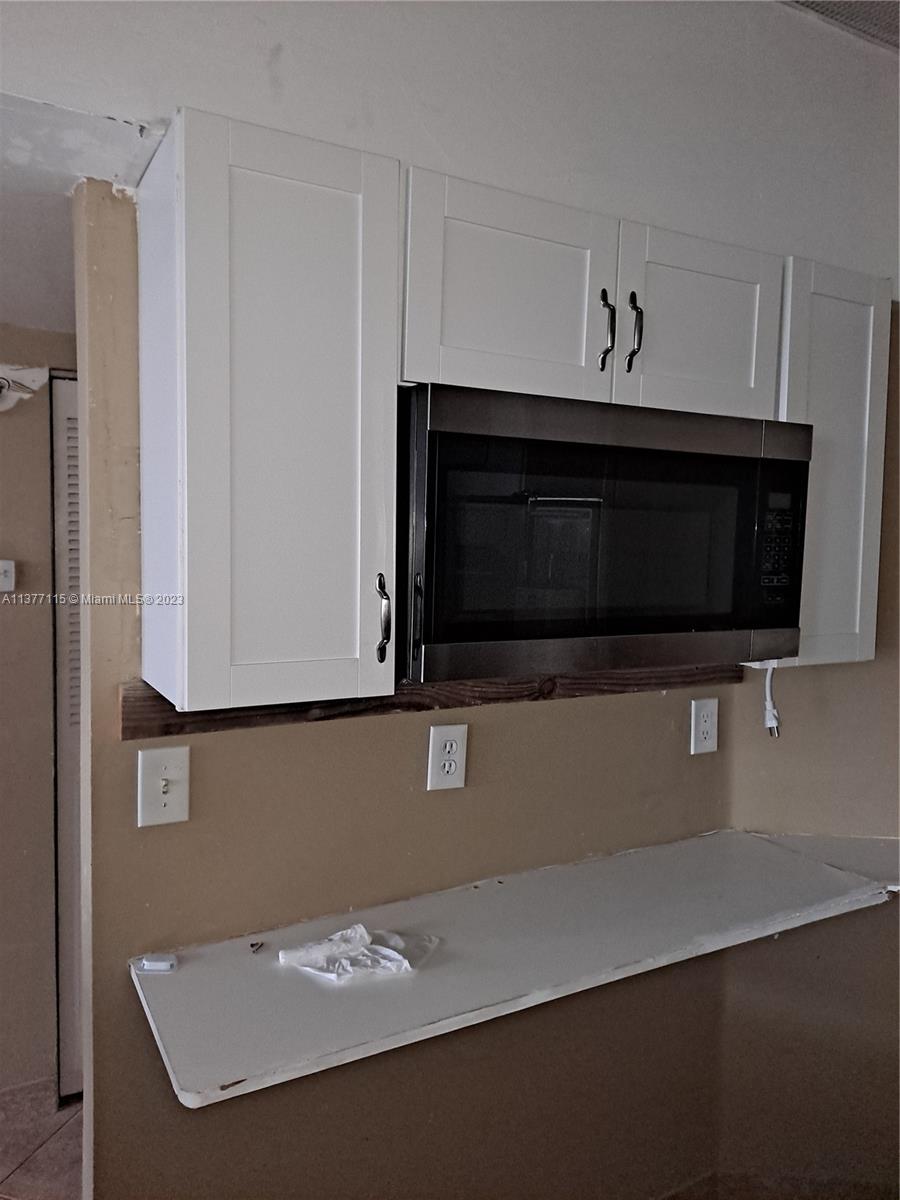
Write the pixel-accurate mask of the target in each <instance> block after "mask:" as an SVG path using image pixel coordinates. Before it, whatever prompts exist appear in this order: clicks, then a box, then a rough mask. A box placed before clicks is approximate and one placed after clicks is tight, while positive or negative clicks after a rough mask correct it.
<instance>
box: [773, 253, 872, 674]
mask: <svg viewBox="0 0 900 1200" xmlns="http://www.w3.org/2000/svg"><path fill="white" fill-rule="evenodd" d="M785 312H786V321H785V347H784V357H783V364H782V380H781V411H780V415H781V416H782V417H783V418H784V419H785V420H790V421H808V422H810V423H811V424H812V426H813V455H812V462H811V464H810V476H809V503H808V516H807V524H806V543H805V552H804V567H803V598H802V604H801V612H800V627H801V640H800V654H799V657H798V658H797V659H796V660H792V661H794V662H799V663H823V662H848V661H856V660H859V659H868V658H872V657H873V656H874V653H875V617H876V602H877V592H878V552H879V547H880V535H881V494H882V476H883V467H884V426H885V408H886V398H887V354H888V336H889V334H888V325H889V318H890V290H889V284H888V282H887V281H886V280H881V279H872V278H870V277H869V276H864V275H859V274H857V273H856V272H850V271H842V270H838V269H836V268H833V267H824V266H820V265H818V264H816V263H811V262H808V261H807V260H805V259H789V260H788V269H787V276H786V282H785Z"/></svg>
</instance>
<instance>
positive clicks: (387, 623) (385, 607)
mask: <svg viewBox="0 0 900 1200" xmlns="http://www.w3.org/2000/svg"><path fill="white" fill-rule="evenodd" d="M375 591H376V592H377V593H378V595H379V596H380V597H381V641H380V642H379V643H378V645H377V646H376V647H375V657H376V658H377V659H378V661H379V662H380V663H382V662H384V660H385V658H387V648H388V642H389V641H390V640H391V598H390V596H389V595H388V593H387V588H386V587H385V583H384V576H383V575H382V573H381V572H380V571H379V572H378V574H377V575H376V576H375Z"/></svg>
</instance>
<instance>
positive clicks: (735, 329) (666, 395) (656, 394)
mask: <svg viewBox="0 0 900 1200" xmlns="http://www.w3.org/2000/svg"><path fill="white" fill-rule="evenodd" d="M783 264H784V260H783V259H782V258H780V257H778V256H776V255H773V254H762V253H758V252H757V251H755V250H744V249H741V248H740V247H737V246H726V245H723V244H721V243H719V242H709V241H706V240H705V239H703V238H696V237H689V236H688V235H686V234H682V233H670V232H668V231H667V230H664V229H654V228H653V227H652V226H649V225H637V224H634V223H633V222H631V221H623V222H622V233H621V242H620V248H619V283H618V316H619V337H618V346H617V348H616V355H615V359H616V362H615V377H614V382H613V399H614V400H615V401H616V402H617V403H619V404H643V405H647V406H649V407H651V408H670V409H677V410H680V411H686V412H702V413H715V414H719V415H723V416H731V417H757V418H769V419H772V418H773V417H774V416H775V406H776V394H775V389H776V376H777V367H778V331H779V323H780V315H781V283H782V270H783ZM629 352H631V353H629Z"/></svg>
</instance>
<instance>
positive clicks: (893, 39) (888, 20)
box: [795, 0, 900, 50]
mask: <svg viewBox="0 0 900 1200" xmlns="http://www.w3.org/2000/svg"><path fill="white" fill-rule="evenodd" d="M795 7H797V8H806V9H809V10H810V11H811V12H814V13H816V14H817V15H818V16H820V17H824V18H825V19H826V20H827V21H832V22H833V23H834V24H835V25H840V26H841V28H842V29H846V30H847V31H848V32H850V33H855V34H857V35H858V36H859V37H863V38H866V39H867V40H868V41H870V42H877V43H878V45H880V46H892V47H893V48H894V49H895V50H896V49H897V43H898V25H900V20H898V18H900V4H897V3H896V2H895V0H835V2H833V3H829V2H828V0H795Z"/></svg>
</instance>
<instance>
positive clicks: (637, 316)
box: [625, 292, 644, 373]
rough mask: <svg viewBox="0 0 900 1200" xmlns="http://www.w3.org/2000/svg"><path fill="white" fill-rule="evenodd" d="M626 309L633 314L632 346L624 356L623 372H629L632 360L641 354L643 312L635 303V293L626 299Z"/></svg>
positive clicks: (632, 364)
mask: <svg viewBox="0 0 900 1200" xmlns="http://www.w3.org/2000/svg"><path fill="white" fill-rule="evenodd" d="M628 307H629V308H630V309H631V311H632V312H633V313H634V344H633V345H632V347H631V349H630V350H629V351H628V353H627V354H626V355H625V371H626V373H628V372H630V371H631V368H632V367H633V366H634V360H635V359H636V358H637V356H638V355H639V354H640V352H641V346H642V345H643V343H644V310H643V309H642V308H641V307H640V305H639V304H638V302H637V292H632V293H631V295H630V296H629V297H628Z"/></svg>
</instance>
